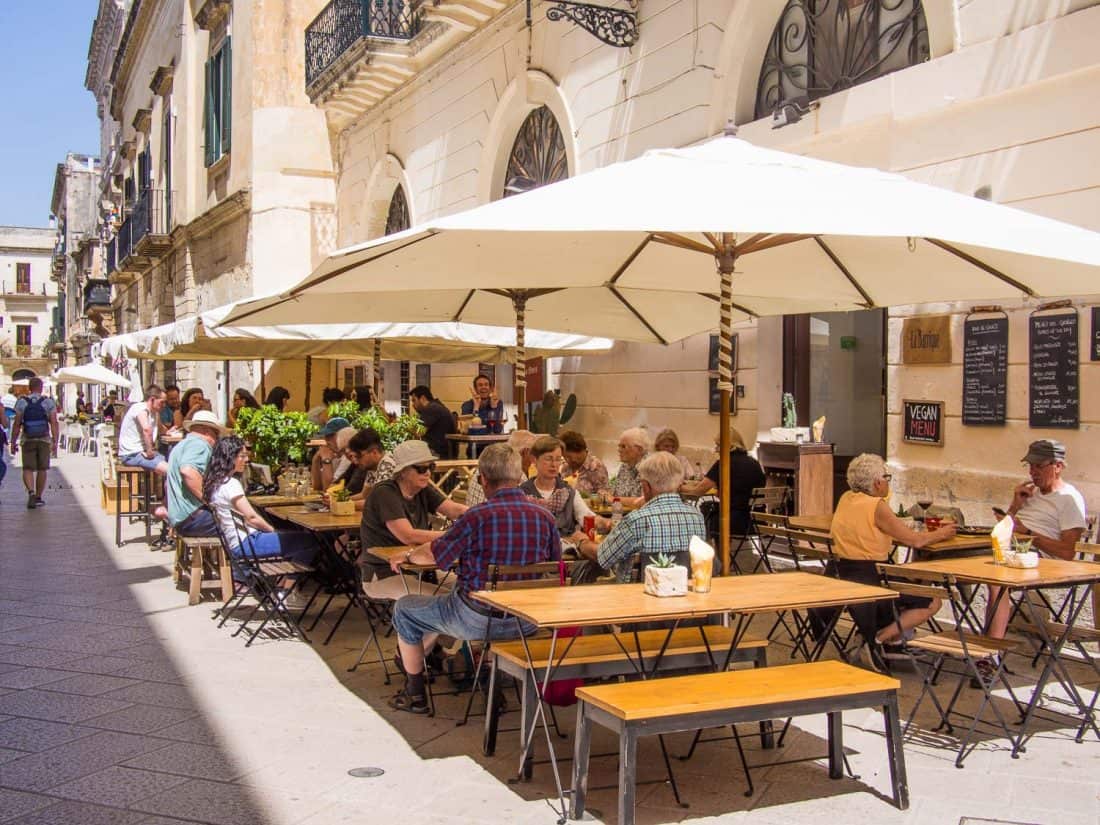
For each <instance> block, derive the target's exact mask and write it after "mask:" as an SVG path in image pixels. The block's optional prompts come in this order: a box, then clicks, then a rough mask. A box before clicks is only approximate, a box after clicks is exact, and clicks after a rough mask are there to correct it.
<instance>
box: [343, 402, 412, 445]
mask: <svg viewBox="0 0 1100 825" xmlns="http://www.w3.org/2000/svg"><path fill="white" fill-rule="evenodd" d="M328 417H329V418H336V417H340V418H346V419H347V421H348V423H349V424H351V426H353V427H355V429H357V430H361V429H363V428H364V427H370V428H371V429H372V430H374V431H375V432H376V433H378V437H379V438H381V439H382V446H383V447H384V448H385V449H386V451H387V452H388V451H390V450H393V448H394V447H396V446H397V445H398V444H400V443H401V442H402V441H409V440H411V439H418V438H420V437H421V436H423V435H424V425H423V423H422V422H421V421H420V418H419V417H417V416H415V415H409V414H408V413H406V414H405V415H400V416H398V417H396V418H394V419H392V420H391V419H390V417H389V415H388V414H387V413H386V412H385V411H384V410H381V409H379V408H378V407H371V408H370V409H366V410H360V409H359V405H358V404H356V403H355V402H354V401H341V402H338V403H336V404H330V405H329V408H328Z"/></svg>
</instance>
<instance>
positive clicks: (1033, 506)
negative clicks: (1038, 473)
mask: <svg viewBox="0 0 1100 825" xmlns="http://www.w3.org/2000/svg"><path fill="white" fill-rule="evenodd" d="M1016 519H1017V520H1018V521H1019V522H1020V523H1021V524H1023V525H1024V527H1026V528H1027V529H1028V530H1030V531H1031V532H1032V533H1035V534H1036V535H1038V536H1046V537H1047V538H1048V539H1058V538H1061V537H1062V531H1063V530H1075V529H1077V528H1082V529H1083V528H1084V527H1085V499H1084V497H1083V496H1082V495H1081V494H1080V493H1079V492H1078V491H1077V488H1076V487H1074V486H1073V485H1072V484H1069V483H1067V482H1065V481H1063V482H1062V486H1061V488H1059V489H1057V490H1052V491H1051V492H1049V493H1047V494H1046V495H1044V494H1042V493H1040V492H1039V491H1038V490H1036V491H1035V493H1034V494H1033V495H1031V496H1029V497H1028V499H1027V500H1026V501H1025V502H1024V506H1023V507H1021V508H1020V509H1019V510H1018V511H1017V512H1016Z"/></svg>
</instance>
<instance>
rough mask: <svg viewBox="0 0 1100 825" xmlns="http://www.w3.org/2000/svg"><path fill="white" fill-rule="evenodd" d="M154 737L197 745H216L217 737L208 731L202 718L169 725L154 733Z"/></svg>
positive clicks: (208, 727)
mask: <svg viewBox="0 0 1100 825" xmlns="http://www.w3.org/2000/svg"><path fill="white" fill-rule="evenodd" d="M156 736H163V737H165V738H166V739H174V740H176V741H179V742H194V743H196V744H199V745H217V744H219V740H218V737H217V735H216V734H215V733H214V732H213V731H212V730H210V726H209V725H207V724H206V721H205V720H204V719H203V718H202V717H198V718H195V719H191V720H190V721H187V722H180V723H179V724H178V725H169V726H168V727H166V728H160V729H159V730H157V731H156Z"/></svg>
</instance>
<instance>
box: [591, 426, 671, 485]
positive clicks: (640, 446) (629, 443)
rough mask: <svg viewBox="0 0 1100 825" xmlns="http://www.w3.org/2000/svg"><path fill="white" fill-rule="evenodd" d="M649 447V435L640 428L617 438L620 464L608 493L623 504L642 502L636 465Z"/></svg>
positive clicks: (640, 483) (650, 443) (635, 428)
mask: <svg viewBox="0 0 1100 825" xmlns="http://www.w3.org/2000/svg"><path fill="white" fill-rule="evenodd" d="M651 447H652V442H651V441H650V439H649V433H648V432H647V431H646V430H645V429H644V428H642V427H631V428H630V429H628V430H623V434H622V435H620V436H619V461H620V462H621V463H620V464H619V473H618V475H616V476H615V478H614V480H613V481H612V482H611V487H610V490H609V492H610V494H611V495H612V496H613V497H615V498H619V499H622V500H623V503H624V504H640V503H641V501H642V479H641V477H640V476H639V475H638V464H639V463H640V462H641V460H642V459H643V458H645V457H646V456H647V455H649V451H650V448H651ZM677 463H679V462H677ZM681 477H682V476H681Z"/></svg>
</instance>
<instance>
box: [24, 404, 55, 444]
mask: <svg viewBox="0 0 1100 825" xmlns="http://www.w3.org/2000/svg"><path fill="white" fill-rule="evenodd" d="M45 402H46V399H45V398H43V397H42V396H38V399H37V400H35V401H31V400H30V399H28V400H27V406H26V408H25V409H24V410H23V434H24V435H25V436H26V437H27V438H46V437H47V436H49V434H50V417H49V416H48V415H47V414H46V407H45Z"/></svg>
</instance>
